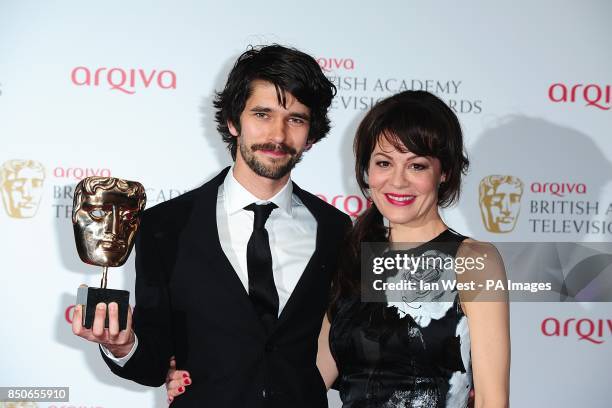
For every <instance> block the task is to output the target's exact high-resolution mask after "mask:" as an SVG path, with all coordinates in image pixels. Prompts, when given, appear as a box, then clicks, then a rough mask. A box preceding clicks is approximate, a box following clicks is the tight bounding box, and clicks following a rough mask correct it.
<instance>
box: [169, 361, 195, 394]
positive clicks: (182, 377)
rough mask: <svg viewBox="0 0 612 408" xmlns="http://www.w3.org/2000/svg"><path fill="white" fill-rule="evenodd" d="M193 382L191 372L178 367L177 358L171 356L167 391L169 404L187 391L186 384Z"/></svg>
mask: <svg viewBox="0 0 612 408" xmlns="http://www.w3.org/2000/svg"><path fill="white" fill-rule="evenodd" d="M190 384H191V377H190V376H189V372H187V371H185V370H177V369H176V360H175V359H174V356H172V357H170V367H169V369H168V374H167V375H166V392H167V395H168V404H171V403H172V401H174V398H175V397H176V396H178V395H181V394H182V393H184V392H185V390H186V386H187V385H190Z"/></svg>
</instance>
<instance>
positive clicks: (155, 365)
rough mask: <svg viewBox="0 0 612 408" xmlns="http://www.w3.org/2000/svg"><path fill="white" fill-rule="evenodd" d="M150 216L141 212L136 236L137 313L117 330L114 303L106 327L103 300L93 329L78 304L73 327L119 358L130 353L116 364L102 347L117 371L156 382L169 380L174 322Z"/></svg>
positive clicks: (141, 382) (148, 382)
mask: <svg viewBox="0 0 612 408" xmlns="http://www.w3.org/2000/svg"><path fill="white" fill-rule="evenodd" d="M145 215H146V213H145ZM146 218H147V217H146V216H145V217H143V220H142V222H141V225H140V231H139V233H138V235H137V236H136V243H135V249H136V289H135V295H136V306H135V308H134V315H133V318H132V314H131V311H129V312H128V325H127V328H126V329H125V330H123V331H121V332H119V331H118V327H119V325H118V317H117V312H116V310H114V306H110V307H109V328H108V329H105V328H104V316H105V313H106V306H105V305H99V306H100V308H96V315H95V318H94V324H93V327H92V329H90V330H88V329H85V328H83V327H82V326H81V319H80V315H77V314H78V313H80V312H81V311H80V308H79V307H77V308H75V309H76V310H75V318H74V319H73V332H74V333H75V334H76V335H78V336H80V337H83V338H85V339H86V340H88V341H92V342H95V343H99V344H100V345H102V346H104V347H105V348H106V349H107V350H108V351H109V352H110V353H112V355H113V356H115V357H116V358H119V359H122V360H125V359H126V358H127V361H125V364H124V365H123V366H121V365H120V364H117V362H116V359H111V358H109V357H108V356H107V355H106V354H105V353H104V351H102V350H100V353H101V355H102V358H103V359H104V361H105V362H106V364H107V365H108V366H109V368H110V369H111V371H112V372H113V373H115V374H116V375H118V376H120V377H122V378H126V379H129V380H132V381H135V382H137V383H140V384H143V385H149V386H155V387H158V386H160V385H162V384H164V382H165V378H166V372H167V371H168V361H169V359H170V356H172V355H173V354H174V353H173V347H172V324H171V313H170V301H169V295H168V288H167V278H166V275H165V273H164V269H163V263H162V262H161V259H160V257H159V254H160V248H158V247H157V246H158V245H157V243H156V241H155V238H154V237H153V234H152V233H151V231H149V229H148V223H147V222H146ZM111 305H112V304H111ZM132 322H133V323H132ZM136 336H137V337H138V345H137V346H135V342H136ZM130 353H132V355H131V356H129V354H130ZM124 357H126V358H124Z"/></svg>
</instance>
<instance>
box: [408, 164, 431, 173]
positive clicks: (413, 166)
mask: <svg viewBox="0 0 612 408" xmlns="http://www.w3.org/2000/svg"><path fill="white" fill-rule="evenodd" d="M410 168H411V169H413V170H417V171H420V170H425V169H426V168H427V166H425V165H424V164H420V163H412V164H411V165H410Z"/></svg>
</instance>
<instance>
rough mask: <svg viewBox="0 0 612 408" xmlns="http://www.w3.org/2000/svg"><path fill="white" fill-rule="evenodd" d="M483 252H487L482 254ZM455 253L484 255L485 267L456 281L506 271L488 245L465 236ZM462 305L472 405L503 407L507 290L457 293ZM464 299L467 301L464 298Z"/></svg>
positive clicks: (506, 389) (505, 402) (507, 351)
mask: <svg viewBox="0 0 612 408" xmlns="http://www.w3.org/2000/svg"><path fill="white" fill-rule="evenodd" d="M485 254H486V255H485ZM457 256H464V257H478V256H485V259H486V262H485V265H486V267H485V269H484V270H482V271H478V270H475V271H469V272H468V273H465V274H462V275H458V279H459V281H461V280H465V281H467V280H473V281H475V282H476V284H478V283H479V282H482V283H484V281H485V280H486V279H494V280H497V279H499V280H503V282H504V285H505V283H506V273H505V270H504V266H503V261H502V259H501V256H500V255H499V253H498V252H497V249H496V248H495V247H494V246H493V245H491V244H486V243H481V242H476V241H472V240H466V242H465V243H464V244H462V246H461V247H460V249H459V251H458V252H457ZM460 296H461V299H462V303H461V306H462V308H463V311H464V312H465V314H466V316H467V317H468V326H469V329H470V339H471V354H472V372H473V378H474V390H475V408H498V407H499V408H505V407H508V405H509V388H510V324H509V323H510V318H509V308H508V302H507V294H506V293H505V292H503V291H498V292H492V291H484V292H482V291H481V293H480V294H475V293H474V292H463V293H460ZM464 299H465V300H467V301H464Z"/></svg>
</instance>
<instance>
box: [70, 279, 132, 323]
mask: <svg viewBox="0 0 612 408" xmlns="http://www.w3.org/2000/svg"><path fill="white" fill-rule="evenodd" d="M111 302H115V303H117V305H119V330H124V329H125V328H126V326H127V315H128V305H129V302H130V292H128V291H127V290H117V289H102V288H90V287H87V286H81V287H80V288H79V290H78V291H77V304H78V305H83V321H82V324H83V327H85V328H86V329H91V327H92V326H93V321H94V317H95V316H96V305H97V304H98V303H106V306H107V307H106V319H105V320H104V327H105V328H108V304H109V303H111Z"/></svg>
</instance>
